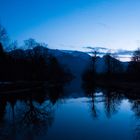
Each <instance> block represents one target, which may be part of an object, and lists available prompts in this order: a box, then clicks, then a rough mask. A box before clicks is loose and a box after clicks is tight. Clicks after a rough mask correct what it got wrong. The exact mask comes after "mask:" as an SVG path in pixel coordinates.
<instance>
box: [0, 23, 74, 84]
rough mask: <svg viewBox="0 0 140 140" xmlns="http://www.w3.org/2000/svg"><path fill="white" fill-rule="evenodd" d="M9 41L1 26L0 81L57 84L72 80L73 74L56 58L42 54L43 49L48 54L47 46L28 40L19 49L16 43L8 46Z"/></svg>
mask: <svg viewBox="0 0 140 140" xmlns="http://www.w3.org/2000/svg"><path fill="white" fill-rule="evenodd" d="M8 41H9V37H8V35H7V32H6V30H5V28H4V27H3V26H1V25H0V81H48V82H50V83H54V84H55V83H65V82H66V81H69V80H71V78H72V74H71V73H70V72H67V71H66V70H65V69H64V68H63V67H62V66H61V64H60V63H59V62H58V60H57V58H56V57H54V56H52V55H51V54H49V53H46V54H45V57H44V56H43V55H42V54H41V52H40V49H41V48H44V49H45V51H46V52H47V50H48V49H47V48H46V46H47V45H46V44H44V43H37V42H36V41H35V40H34V39H28V40H25V41H24V48H23V49H21V48H20V49H19V48H18V45H17V42H16V41H14V42H12V43H10V44H9V45H7V44H8ZM7 48H8V49H7Z"/></svg>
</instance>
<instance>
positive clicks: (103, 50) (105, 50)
mask: <svg viewBox="0 0 140 140" xmlns="http://www.w3.org/2000/svg"><path fill="white" fill-rule="evenodd" d="M84 48H85V49H87V50H88V51H87V52H88V53H92V52H93V51H97V54H98V55H105V54H106V53H110V54H111V55H118V56H132V55H133V52H134V50H125V49H116V50H115V49H109V48H105V47H91V46H87V47H84Z"/></svg>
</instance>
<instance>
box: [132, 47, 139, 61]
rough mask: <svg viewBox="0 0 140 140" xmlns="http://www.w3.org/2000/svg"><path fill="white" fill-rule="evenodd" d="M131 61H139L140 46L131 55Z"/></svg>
mask: <svg viewBox="0 0 140 140" xmlns="http://www.w3.org/2000/svg"><path fill="white" fill-rule="evenodd" d="M132 61H134V62H140V48H138V49H137V50H136V51H134V53H133V56H132Z"/></svg>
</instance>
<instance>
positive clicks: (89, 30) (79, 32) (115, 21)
mask: <svg viewBox="0 0 140 140" xmlns="http://www.w3.org/2000/svg"><path fill="white" fill-rule="evenodd" d="M0 22H1V24H2V25H4V26H5V27H6V29H7V31H8V33H9V36H10V37H11V39H13V40H18V41H19V42H22V41H23V40H25V39H28V38H35V39H36V40H37V41H39V42H46V43H47V44H49V47H50V48H58V49H71V50H85V47H86V46H92V47H106V48H109V49H128V50H133V49H136V48H137V47H140V0H0Z"/></svg>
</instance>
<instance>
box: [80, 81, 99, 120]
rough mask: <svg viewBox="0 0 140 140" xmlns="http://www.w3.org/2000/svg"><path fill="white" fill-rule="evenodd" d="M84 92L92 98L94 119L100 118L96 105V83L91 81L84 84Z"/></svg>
mask: <svg viewBox="0 0 140 140" xmlns="http://www.w3.org/2000/svg"><path fill="white" fill-rule="evenodd" d="M82 87H83V90H84V92H85V94H86V95H87V96H88V97H90V98H91V113H92V116H93V117H94V118H97V117H98V114H97V109H96V105H95V94H96V89H95V85H94V83H91V82H90V81H87V82H83V85H82Z"/></svg>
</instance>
